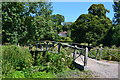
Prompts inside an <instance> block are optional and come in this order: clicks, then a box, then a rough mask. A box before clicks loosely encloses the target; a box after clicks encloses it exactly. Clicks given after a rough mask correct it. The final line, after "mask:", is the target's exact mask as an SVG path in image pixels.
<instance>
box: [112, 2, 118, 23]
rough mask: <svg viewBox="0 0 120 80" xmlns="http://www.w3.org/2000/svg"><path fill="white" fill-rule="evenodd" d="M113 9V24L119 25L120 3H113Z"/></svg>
mask: <svg viewBox="0 0 120 80" xmlns="http://www.w3.org/2000/svg"><path fill="white" fill-rule="evenodd" d="M113 9H114V12H115V13H114V18H113V23H114V24H120V1H119V2H114V5H113Z"/></svg>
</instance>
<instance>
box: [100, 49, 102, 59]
mask: <svg viewBox="0 0 120 80" xmlns="http://www.w3.org/2000/svg"><path fill="white" fill-rule="evenodd" d="M101 58H102V47H101V48H100V60H101Z"/></svg>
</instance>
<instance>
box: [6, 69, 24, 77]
mask: <svg viewBox="0 0 120 80" xmlns="http://www.w3.org/2000/svg"><path fill="white" fill-rule="evenodd" d="M6 78H25V76H24V73H23V72H22V71H13V72H11V73H9V74H8V75H7V76H6Z"/></svg>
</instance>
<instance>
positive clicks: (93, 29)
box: [71, 4, 112, 45]
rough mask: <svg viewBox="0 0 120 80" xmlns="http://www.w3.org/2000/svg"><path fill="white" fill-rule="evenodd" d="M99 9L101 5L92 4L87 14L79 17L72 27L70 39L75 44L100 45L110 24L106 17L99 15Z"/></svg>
mask: <svg viewBox="0 0 120 80" xmlns="http://www.w3.org/2000/svg"><path fill="white" fill-rule="evenodd" d="M102 7H104V6H102ZM94 9H96V10H94ZM99 9H101V4H100V5H97V4H93V5H92V6H90V8H89V9H88V11H89V14H82V15H80V16H79V17H78V19H77V20H76V21H75V23H74V24H73V25H72V32H71V37H72V39H73V40H74V41H75V42H80V43H82V42H86V43H88V44H90V43H92V44H94V45H96V44H100V43H102V39H103V38H104V36H105V35H106V32H107V31H108V30H109V29H110V28H111V25H112V22H111V20H110V19H109V18H108V17H106V14H104V15H103V13H99ZM102 9H105V8H102ZM105 10H106V9H105ZM103 11H104V10H103Z"/></svg>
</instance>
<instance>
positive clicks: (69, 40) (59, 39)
mask: <svg viewBox="0 0 120 80" xmlns="http://www.w3.org/2000/svg"><path fill="white" fill-rule="evenodd" d="M57 41H59V42H72V40H71V38H70V37H64V36H58V38H57Z"/></svg>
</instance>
